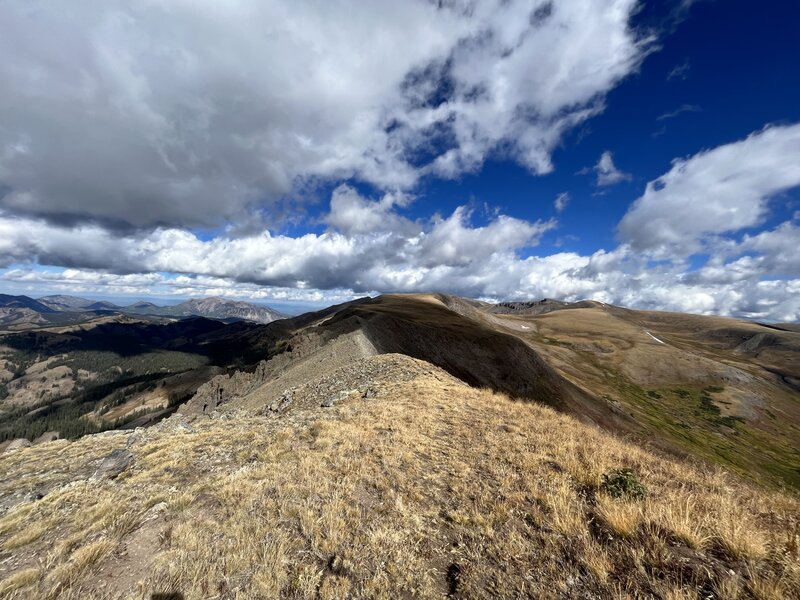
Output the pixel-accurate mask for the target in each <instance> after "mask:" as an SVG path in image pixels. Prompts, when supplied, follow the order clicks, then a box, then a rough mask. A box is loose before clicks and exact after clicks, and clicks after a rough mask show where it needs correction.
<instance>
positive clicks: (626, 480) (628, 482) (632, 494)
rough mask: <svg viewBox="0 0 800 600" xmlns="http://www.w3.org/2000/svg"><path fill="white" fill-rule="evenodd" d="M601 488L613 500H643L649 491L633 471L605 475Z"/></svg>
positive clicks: (619, 470) (626, 469) (620, 470)
mask: <svg viewBox="0 0 800 600" xmlns="http://www.w3.org/2000/svg"><path fill="white" fill-rule="evenodd" d="M600 488H601V489H602V490H603V491H604V492H605V493H606V494H608V495H609V496H611V497H612V498H632V499H635V500H641V499H642V498H644V497H645V496H646V495H647V490H646V489H645V487H644V485H643V484H642V482H641V481H639V478H638V477H637V476H636V473H634V472H633V470H632V469H629V468H627V467H626V468H623V469H615V470H613V471H610V472H609V473H603V477H602V482H601V483H600Z"/></svg>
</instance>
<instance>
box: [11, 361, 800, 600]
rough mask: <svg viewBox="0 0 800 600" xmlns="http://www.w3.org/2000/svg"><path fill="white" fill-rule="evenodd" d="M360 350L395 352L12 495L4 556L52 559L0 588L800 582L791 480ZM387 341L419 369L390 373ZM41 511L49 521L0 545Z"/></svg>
mask: <svg viewBox="0 0 800 600" xmlns="http://www.w3.org/2000/svg"><path fill="white" fill-rule="evenodd" d="M370 360H374V361H387V365H389V366H387V374H386V377H385V380H384V381H383V382H382V383H381V390H382V392H381V394H380V396H379V397H378V398H376V399H368V400H361V399H358V400H350V401H347V402H344V403H342V404H340V405H337V406H336V407H335V408H331V409H325V410H322V409H318V408H314V409H310V408H309V409H297V410H296V411H295V412H291V413H288V414H285V415H283V416H281V417H278V418H267V417H254V416H251V415H246V414H237V415H230V416H228V417H225V418H220V419H214V420H211V419H206V420H201V421H196V422H194V423H192V427H193V431H192V432H190V433H183V432H180V433H178V432H176V428H172V429H171V428H170V426H169V424H165V425H164V426H163V427H161V428H160V429H159V428H156V429H154V430H151V431H150V432H146V435H144V436H142V437H141V439H139V440H138V441H135V442H134V443H132V445H131V450H132V452H133V453H134V457H135V462H134V466H133V468H132V469H131V470H130V471H129V472H127V473H126V474H125V476H124V477H120V478H119V479H118V480H117V481H114V482H108V481H102V482H96V483H89V482H86V481H79V482H77V483H72V484H70V485H68V486H64V485H61V486H56V487H55V488H54V489H53V490H52V491H51V492H49V493H48V494H47V495H45V497H44V498H43V499H41V500H39V501H38V502H35V503H23V504H21V505H19V506H17V507H16V508H15V509H13V510H12V511H10V512H9V513H7V514H5V515H3V516H2V518H0V532H1V533H0V543H2V544H3V548H4V549H3V550H2V553H0V565H2V564H4V563H2V561H3V560H4V559H5V558H7V557H9V556H11V555H12V554H13V555H14V556H16V557H17V558H19V560H20V564H29V565H30V564H31V562H30V561H35V560H37V559H41V558H43V557H44V556H46V555H47V553H48V551H51V550H52V552H50V560H51V561H52V562H51V564H49V565H48V569H47V571H48V575H47V577H45V578H43V579H41V578H34V577H33V576H32V575H31V574H30V573H29V574H28V575H25V576H24V577H23V574H24V573H27V571H23V570H20V571H16V572H13V573H12V572H10V571H5V572H4V571H2V570H0V577H4V578H6V579H5V580H4V581H12V582H13V583H11V584H7V583H5V582H4V584H3V585H4V586H6V588H2V589H5V590H12V589H13V590H14V592H13V593H15V594H17V597H20V598H40V597H47V595H48V594H52V593H53V591H54V590H56V592H57V594H60V596H61V597H64V598H80V597H97V598H117V597H119V598H128V597H130V598H150V596H151V595H152V594H154V593H167V592H180V593H182V594H183V596H184V597H185V598H186V600H191V599H195V598H237V599H244V598H279V597H281V598H308V599H312V598H397V597H419V598H441V597H443V596H446V595H447V594H448V593H451V592H453V593H456V594H458V595H460V596H461V597H465V598H497V597H501V598H519V597H536V598H556V597H569V598H585V597H590V596H593V597H602V598H606V597H619V598H624V597H631V598H637V597H655V598H698V597H701V596H700V593H701V592H702V594H704V595H703V596H702V597H707V596H708V594H709V593H711V594H715V595H716V596H717V597H720V598H724V597H731V598H790V597H793V596H795V597H798V596H800V569H799V567H798V560H797V554H796V546H795V547H794V549H793V546H792V540H793V539H794V534H787V531H791V532H794V531H796V530H795V528H796V527H797V515H798V514H800V511H799V510H798V508H800V507H799V505H798V503H797V501H796V500H794V499H793V498H791V497H788V496H783V495H781V494H778V493H773V492H764V491H761V490H758V489H755V488H752V487H749V486H747V485H745V484H742V483H739V482H738V481H736V480H734V479H733V478H732V477H730V476H728V475H726V474H725V473H723V472H721V471H719V470H707V469H703V468H699V467H695V466H692V465H689V464H686V463H681V462H677V461H674V460H667V459H664V458H662V457H659V456H656V455H653V454H651V453H649V452H647V451H645V450H643V449H641V448H639V447H636V446H633V445H631V444H628V443H624V442H622V441H620V440H619V439H616V438H614V437H612V436H609V435H607V434H604V433H602V432H601V431H599V430H597V429H594V428H592V427H588V426H585V425H582V424H580V423H578V422H577V421H575V420H574V419H572V418H569V417H567V416H564V415H562V414H558V413H556V412H554V411H552V410H550V409H547V408H543V407H541V406H537V405H534V404H531V403H522V402H514V401H511V400H509V399H508V398H506V397H504V396H502V395H500V394H493V393H491V392H489V391H485V390H476V389H472V388H469V387H466V386H464V385H462V384H460V383H459V382H458V381H456V380H454V379H452V378H450V377H449V376H447V375H445V374H443V373H442V372H441V371H439V370H437V369H434V368H433V367H430V366H429V365H427V364H425V363H420V362H419V361H414V360H412V359H408V358H403V359H402V360H401V359H398V358H396V357H395V358H387V357H385V356H384V357H375V358H373V359H370ZM391 360H393V361H395V363H397V362H399V363H400V364H401V365H403V368H407V369H414V370H416V371H418V373H419V376H418V377H417V378H416V379H414V380H413V381H410V382H405V383H392V381H393V377H392V371H391V368H389V367H390V366H391V364H395V363H391V364H390V361H391ZM128 435H129V434H121V433H120V434H115V435H108V436H99V437H96V438H95V439H92V438H85V439H82V440H79V441H77V442H74V443H72V444H69V445H65V444H62V445H57V446H54V447H53V448H52V449H51V448H50V447H49V446H42V447H34V448H31V449H29V450H26V451H25V452H26V453H27V459H28V460H29V461H30V462H29V464H28V465H27V466H21V465H19V464H17V463H14V464H13V465H10V464H9V463H8V460H9V459H0V469H2V470H8V471H10V472H13V473H15V476H16V477H20V478H21V479H20V480H24V481H45V480H48V479H47V478H48V477H53V476H52V475H48V474H47V473H46V471H47V469H48V466H49V465H55V464H56V463H57V462H63V461H71V460H77V461H80V460H81V459H84V460H86V459H87V457H90V456H91V457H94V458H95V459H96V458H99V457H102V456H103V455H104V454H105V453H107V452H109V451H110V449H112V448H114V447H119V446H122V445H124V444H125V440H127V439H128ZM135 435H140V434H135ZM31 465H34V466H31ZM621 467H629V468H631V469H633V470H634V471H635V472H636V473H637V474H638V476H639V478H640V479H641V481H642V483H643V484H644V485H645V486H646V488H647V492H648V494H647V497H646V498H645V499H644V500H630V499H625V498H619V499H615V498H612V497H610V496H609V495H607V494H606V493H605V492H604V491H603V489H602V486H601V475H602V474H603V473H606V472H608V471H610V470H612V469H616V468H621ZM3 485H5V484H0V494H2V493H4V489H5V488H3ZM162 502H163V503H164V505H162V506H166V508H165V509H164V510H163V513H158V514H155V515H153V514H151V510H152V509H154V508H157V507H156V505H157V504H158V505H160V503H162ZM49 520H52V523H54V525H53V527H51V528H50V529H48V530H47V532H46V533H45V534H44V535H43V536H42V537H40V538H38V539H35V540H31V541H30V542H29V543H28V544H24V545H20V546H17V547H16V548H13V549H8V548H7V546H6V544H7V542H8V541H10V540H12V539H14V538H15V536H19V535H21V534H22V532H24V531H25V530H26V529H29V528H30V527H31V526H32V525H33V524H35V523H43V522H48V521H49ZM56 534H57V535H58V536H59V539H60V540H62V542H61V548H60V550H59V546H58V544H56V545H55V546H53V538H52V537H51V536H54V535H56ZM117 549H118V550H117ZM26 561H28V562H27V563H26ZM112 567H113V568H112ZM3 568H6V567H3V566H0V569H3ZM109 572H118V573H130V575H127V576H125V577H119V578H110V577H108V576H107V575H105V574H106V573H109ZM9 575H10V576H11V577H10V578H9ZM137 582H138V583H137ZM100 583H104V584H106V586H107V587H105V588H103V589H101V587H100ZM9 586H13V587H9ZM4 593H6V594H10V593H12V592H9V591H6V592H4ZM57 594H56V595H57ZM53 597H55V596H53Z"/></svg>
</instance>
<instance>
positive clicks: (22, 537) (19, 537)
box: [3, 520, 51, 550]
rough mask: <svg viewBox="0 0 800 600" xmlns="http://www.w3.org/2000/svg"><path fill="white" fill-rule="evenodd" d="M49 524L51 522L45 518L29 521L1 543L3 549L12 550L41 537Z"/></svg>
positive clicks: (48, 527)
mask: <svg viewBox="0 0 800 600" xmlns="http://www.w3.org/2000/svg"><path fill="white" fill-rule="evenodd" d="M50 526H51V523H50V522H49V521H46V520H45V521H36V522H34V523H31V524H30V525H28V526H27V527H26V528H25V529H23V530H22V531H20V532H18V533H17V534H15V535H13V536H12V537H10V538H9V539H8V540H6V542H5V543H4V544H3V549H4V550H13V549H15V548H20V547H22V546H27V545H28V544H31V543H33V542H35V541H36V540H38V539H39V538H40V537H42V536H43V535H44V534H45V533H46V532H47V530H48V529H50Z"/></svg>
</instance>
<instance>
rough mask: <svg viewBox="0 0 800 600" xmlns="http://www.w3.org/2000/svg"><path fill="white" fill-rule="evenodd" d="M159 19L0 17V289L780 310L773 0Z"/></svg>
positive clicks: (789, 50) (796, 103)
mask: <svg viewBox="0 0 800 600" xmlns="http://www.w3.org/2000/svg"><path fill="white" fill-rule="evenodd" d="M351 4H352V5H351ZM165 7H166V5H159V4H158V3H144V2H135V1H131V2H121V1H113V2H108V3H104V4H103V5H97V4H95V3H90V2H75V3H74V4H73V5H71V6H70V8H69V9H65V8H64V7H59V6H56V5H51V6H47V5H30V4H29V3H26V2H22V1H21V0H18V1H12V2H7V3H4V4H3V6H2V7H0V23H3V24H4V25H0V51H2V55H3V56H4V57H5V58H3V59H2V63H0V90H2V91H0V291H3V292H6V293H25V294H29V295H32V296H40V295H44V294H47V293H73V294H78V295H84V296H89V297H97V298H113V299H116V300H118V301H120V300H123V301H124V300H125V299H133V298H139V297H154V298H162V299H165V301H176V300H178V299H181V298H185V297H189V296H203V295H224V296H228V297H236V298H242V299H250V300H254V301H259V302H265V303H273V304H275V305H276V306H280V305H282V304H285V303H291V306H293V307H302V306H309V307H311V306H318V305H322V304H328V303H331V302H337V301H342V300H347V299H350V298H352V297H355V296H359V295H364V294H368V293H369V294H374V293H381V292H392V291H398V292H419V291H445V292H452V293H457V294H463V295H468V296H473V297H480V298H486V299H501V298H539V297H543V296H552V297H558V298H564V299H567V300H576V299H581V298H595V299H598V300H602V301H606V302H613V303H618V304H623V305H627V306H634V307H641V308H652V309H667V310H683V311H691V312H700V313H716V314H725V315H734V316H743V317H750V318H760V319H768V320H798V319H800V263H799V262H798V260H800V259H798V258H797V256H795V255H796V254H797V253H796V252H795V248H796V246H797V242H800V235H798V231H800V189H799V188H800V77H798V68H797V65H798V64H800V44H798V43H797V41H796V23H798V22H800V5H797V4H796V3H789V2H776V3H762V4H759V5H754V4H753V3H750V2H747V3H746V2H744V1H743V0H729V1H725V2H722V1H719V0H716V1H715V0H697V1H687V0H683V1H678V0H676V1H672V2H669V1H661V2H636V1H635V0H597V1H590V0H554V1H553V2H544V1H542V0H536V1H532V2H524V1H522V0H516V1H514V2H506V3H499V2H498V3H496V4H495V3H492V2H485V3H479V4H472V3H470V2H467V1H464V2H455V3H453V5H452V6H445V7H443V8H441V7H440V8H438V9H437V8H435V7H433V6H432V4H431V3H428V2H425V1H422V0H420V1H419V2H409V3H405V4H400V5H398V4H396V3H390V2H374V3H371V4H370V5H369V6H365V5H363V4H359V3H351V2H348V1H347V0H340V1H338V2H328V3H321V2H320V3H317V2H307V3H296V4H293V5H292V6H291V7H289V6H286V5H285V4H281V3H278V2H275V3H272V2H262V3H256V2H249V1H247V0H239V1H236V2H234V1H231V2H228V3H224V4H219V3H214V2H210V1H209V2H196V3H192V4H191V5H190V4H185V5H184V4H179V5H176V6H174V7H172V9H171V10H167V9H166V8H165ZM3 28H5V31H2V29H3ZM3 34H4V35H3ZM210 49H212V50H210ZM557 199H559V200H558V202H557Z"/></svg>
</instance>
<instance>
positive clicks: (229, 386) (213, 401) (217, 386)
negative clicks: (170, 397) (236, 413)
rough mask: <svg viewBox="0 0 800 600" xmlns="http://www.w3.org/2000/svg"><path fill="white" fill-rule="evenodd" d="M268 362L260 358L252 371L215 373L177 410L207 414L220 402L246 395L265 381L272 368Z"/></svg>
mask: <svg viewBox="0 0 800 600" xmlns="http://www.w3.org/2000/svg"><path fill="white" fill-rule="evenodd" d="M270 362H272V361H269V362H268V361H266V360H262V361H261V362H259V363H258V365H257V366H256V369H255V370H254V371H253V372H247V371H236V372H235V373H234V374H233V375H228V374H225V375H217V376H216V377H214V378H212V379H210V380H209V381H207V382H206V383H204V384H203V385H201V386H200V387H199V388H197V393H195V395H194V396H193V397H192V399H191V400H189V401H188V402H187V403H186V404H185V405H184V406H182V407H181V410H180V411H179V412H180V413H181V414H185V415H202V414H206V415H208V414H211V413H212V412H214V411H215V410H216V409H217V407H218V406H219V405H220V404H224V403H226V402H229V401H231V400H233V399H235V398H241V397H243V396H246V395H247V394H249V393H250V392H252V391H253V390H255V389H256V388H258V387H260V386H261V385H262V384H263V383H264V382H265V381H267V379H268V378H269V375H270V373H271V371H272V370H273V369H272V368H271V365H270Z"/></svg>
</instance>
